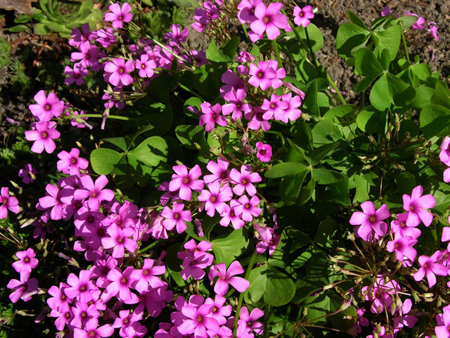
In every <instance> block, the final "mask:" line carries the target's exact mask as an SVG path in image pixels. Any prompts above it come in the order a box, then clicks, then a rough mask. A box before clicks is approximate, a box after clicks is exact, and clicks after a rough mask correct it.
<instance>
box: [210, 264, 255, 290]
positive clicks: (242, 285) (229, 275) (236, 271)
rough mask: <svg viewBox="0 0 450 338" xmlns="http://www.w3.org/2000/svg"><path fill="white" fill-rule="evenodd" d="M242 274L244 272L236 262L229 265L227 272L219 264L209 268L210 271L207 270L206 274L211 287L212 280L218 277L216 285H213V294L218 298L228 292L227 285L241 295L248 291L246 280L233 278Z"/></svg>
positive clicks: (248, 284)
mask: <svg viewBox="0 0 450 338" xmlns="http://www.w3.org/2000/svg"><path fill="white" fill-rule="evenodd" d="M244 272H245V271H244V269H243V268H242V265H241V263H239V262H238V261H234V262H233V263H231V264H230V266H229V267H228V270H227V269H226V267H225V264H224V263H220V264H217V265H213V266H212V267H211V270H209V273H208V278H209V280H210V281H211V285H212V284H213V280H214V278H215V277H219V278H218V279H217V282H216V285H214V292H215V293H216V294H218V295H219V296H224V295H225V294H226V293H227V291H228V284H231V285H232V286H233V287H234V288H235V289H236V290H237V291H238V292H241V293H242V292H244V291H245V290H247V289H248V287H249V286H250V283H249V281H248V280H246V279H245V278H242V277H233V276H235V275H240V274H243V273H244Z"/></svg>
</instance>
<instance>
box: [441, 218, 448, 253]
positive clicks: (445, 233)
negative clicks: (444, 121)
mask: <svg viewBox="0 0 450 338" xmlns="http://www.w3.org/2000/svg"><path fill="white" fill-rule="evenodd" d="M448 222H449V223H450V216H449V217H448ZM448 241H450V227H444V229H442V237H441V242H448ZM449 248H450V243H448V245H447V251H448V249H449Z"/></svg>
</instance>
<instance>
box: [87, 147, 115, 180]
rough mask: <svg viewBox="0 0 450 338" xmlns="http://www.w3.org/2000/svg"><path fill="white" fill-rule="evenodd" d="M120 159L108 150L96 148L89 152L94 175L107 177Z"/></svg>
mask: <svg viewBox="0 0 450 338" xmlns="http://www.w3.org/2000/svg"><path fill="white" fill-rule="evenodd" d="M121 157H122V155H121V154H119V153H118V152H117V151H114V150H112V149H108V148H98V149H94V150H93V151H92V152H91V155H90V160H91V165H92V169H94V171H95V173H96V174H99V175H108V174H110V173H111V171H113V169H114V166H115V165H116V164H117V163H118V162H119V160H120V158H121Z"/></svg>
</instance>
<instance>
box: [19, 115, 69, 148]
mask: <svg viewBox="0 0 450 338" xmlns="http://www.w3.org/2000/svg"><path fill="white" fill-rule="evenodd" d="M55 127H56V122H53V121H49V122H41V123H34V128H35V130H27V131H26V132H25V138H26V139H27V140H28V141H34V143H33V145H32V146H31V151H32V152H33V153H37V154H40V153H42V152H43V151H44V149H45V151H46V152H47V153H49V154H51V153H52V152H53V151H55V149H56V144H55V142H54V141H53V140H54V139H58V138H59V137H60V136H61V134H60V133H59V131H57V130H56V128H55Z"/></svg>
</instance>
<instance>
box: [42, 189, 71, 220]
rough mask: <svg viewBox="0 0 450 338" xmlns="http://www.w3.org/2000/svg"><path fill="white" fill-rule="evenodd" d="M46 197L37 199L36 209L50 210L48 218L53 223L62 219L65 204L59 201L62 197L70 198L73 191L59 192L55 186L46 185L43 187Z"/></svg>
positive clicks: (63, 190)
mask: <svg viewBox="0 0 450 338" xmlns="http://www.w3.org/2000/svg"><path fill="white" fill-rule="evenodd" d="M45 190H46V192H47V195H46V196H44V197H41V198H40V199H39V205H38V208H39V209H40V210H43V209H44V210H45V209H51V210H50V218H51V219H52V220H54V221H57V220H60V219H62V218H63V217H64V208H65V206H66V205H65V203H64V202H63V201H62V200H61V198H62V197H63V196H64V197H69V198H70V197H71V196H72V194H73V190H71V189H70V190H69V189H62V190H60V189H59V188H58V187H57V186H56V185H53V184H50V183H49V184H47V186H46V187H45Z"/></svg>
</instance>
